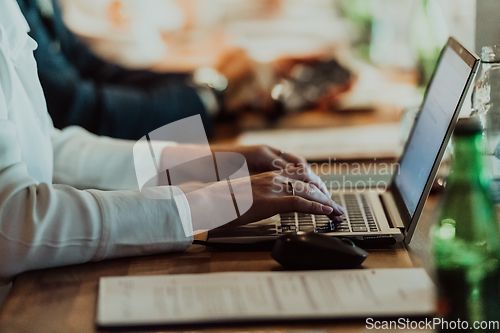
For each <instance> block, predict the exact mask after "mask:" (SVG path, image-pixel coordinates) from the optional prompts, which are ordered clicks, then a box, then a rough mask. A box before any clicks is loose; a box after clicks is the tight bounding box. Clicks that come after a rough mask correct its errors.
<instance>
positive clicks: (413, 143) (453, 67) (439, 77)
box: [394, 42, 474, 218]
mask: <svg viewBox="0 0 500 333" xmlns="http://www.w3.org/2000/svg"><path fill="white" fill-rule="evenodd" d="M455 43H456V42H455ZM466 52H467V51H465V49H462V48H456V47H455V48H452V47H450V43H448V45H447V47H446V48H445V49H444V51H443V53H442V55H441V59H440V61H439V63H438V67H437V68H436V71H435V72H434V77H433V79H432V81H431V83H430V84H429V87H428V90H427V93H426V98H425V100H424V102H423V104H422V107H421V110H420V112H419V115H418V118H417V120H416V121H415V124H414V127H413V130H412V133H411V135H410V138H409V139H408V142H407V144H406V148H405V151H404V155H403V157H402V159H401V160H400V169H399V172H398V173H397V174H396V175H395V176H394V182H395V184H396V186H397V187H398V190H399V192H400V194H401V197H402V199H403V201H404V204H405V205H406V208H407V210H408V212H409V214H410V218H413V216H414V214H415V211H416V209H417V206H418V204H419V201H420V199H421V197H422V195H423V193H424V189H425V185H426V183H427V181H433V179H430V177H431V173H432V169H433V166H434V164H435V163H436V162H437V158H438V156H439V153H440V150H441V149H442V146H443V144H444V140H445V138H446V134H447V131H448V129H449V128H450V125H451V124H452V120H453V119H454V115H455V110H456V109H457V108H458V107H459V104H460V101H461V97H462V94H463V93H464V90H465V88H466V86H467V83H468V79H469V76H470V75H471V73H472V70H473V68H472V67H474V62H472V65H471V61H470V59H471V56H470V55H469V54H468V52H467V56H469V58H467V57H466V55H464V54H462V53H466ZM459 53H460V54H459ZM438 162H439V161H438Z"/></svg>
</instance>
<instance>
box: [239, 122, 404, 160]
mask: <svg viewBox="0 0 500 333" xmlns="http://www.w3.org/2000/svg"><path fill="white" fill-rule="evenodd" d="M400 133H401V132H400V129H399V125H398V124H376V125H367V126H353V127H340V128H320V129H293V130H290V129H278V130H265V131H253V132H247V133H243V134H242V135H241V136H240V138H239V140H238V143H239V144H241V145H247V146H250V145H258V144H267V145H270V146H272V147H277V148H279V149H282V150H287V151H289V152H293V153H295V154H298V155H301V156H303V157H305V158H306V159H307V160H308V161H320V160H327V159H328V158H331V159H334V158H336V159H338V160H342V159H364V158H394V157H397V156H399V154H400V152H401V148H402V147H401V139H400V136H401V134H400Z"/></svg>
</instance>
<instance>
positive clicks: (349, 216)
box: [207, 38, 479, 244]
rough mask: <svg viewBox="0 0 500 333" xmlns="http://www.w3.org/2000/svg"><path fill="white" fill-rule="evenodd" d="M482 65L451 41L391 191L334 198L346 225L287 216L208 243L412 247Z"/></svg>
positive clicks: (215, 235)
mask: <svg viewBox="0 0 500 333" xmlns="http://www.w3.org/2000/svg"><path fill="white" fill-rule="evenodd" d="M478 66H479V58H478V57H477V56H476V55H475V54H473V53H472V52H470V51H468V50H467V49H466V48H465V47H463V46H462V45H461V44H460V43H459V42H457V41H456V40H455V39H454V38H450V39H449V40H448V42H447V43H446V45H445V47H444V48H443V50H442V52H441V55H440V58H439V61H438V64H437V66H436V69H435V71H434V74H433V77H432V78H431V81H430V83H429V85H428V87H427V91H426V93H425V97H424V101H423V103H422V105H421V108H420V111H419V113H418V115H417V118H416V120H415V123H414V125H413V128H412V131H411V133H410V136H409V138H408V140H407V142H406V145H405V148H404V150H403V153H402V155H401V158H400V160H399V162H398V164H397V166H398V167H397V168H396V170H395V172H394V174H393V176H392V180H391V183H390V185H389V186H388V188H387V190H385V191H383V192H378V191H371V190H369V189H368V190H365V191H359V190H347V191H343V192H340V191H333V190H331V194H332V199H333V200H335V201H336V202H337V203H339V204H340V205H342V206H343V207H345V208H346V210H347V213H346V214H345V215H344V217H343V221H342V222H341V223H333V222H331V221H330V220H329V218H328V217H326V216H324V215H311V214H302V213H287V214H281V215H275V216H273V217H271V218H268V219H265V220H262V221H258V222H254V223H250V224H248V225H244V226H239V227H235V228H227V229H215V230H211V231H210V232H209V233H208V238H207V241H208V242H212V243H255V242H259V241H263V240H272V239H274V238H277V237H279V236H281V235H283V234H286V233H296V232H298V231H304V232H319V233H324V234H327V235H330V236H342V237H347V238H350V239H352V240H354V241H356V242H365V243H369V242H374V243H377V244H379V243H382V244H385V243H386V244H395V243H396V242H402V241H404V242H405V243H407V244H408V243H410V241H411V238H412V235H413V232H414V230H415V228H416V226H417V222H418V220H419V218H420V216H421V213H422V210H423V208H424V204H425V202H426V200H427V197H428V195H429V193H430V190H431V187H432V184H433V182H434V179H435V176H436V173H437V170H438V168H439V165H440V163H441V160H442V158H443V154H444V151H445V149H446V146H447V144H448V141H449V139H450V137H451V134H452V132H453V129H454V126H455V124H456V121H457V119H458V116H459V113H460V110H461V107H462V104H463V101H464V99H465V96H466V94H467V90H468V88H469V86H470V84H471V82H472V80H473V77H474V74H475V72H476V71H477V68H478Z"/></svg>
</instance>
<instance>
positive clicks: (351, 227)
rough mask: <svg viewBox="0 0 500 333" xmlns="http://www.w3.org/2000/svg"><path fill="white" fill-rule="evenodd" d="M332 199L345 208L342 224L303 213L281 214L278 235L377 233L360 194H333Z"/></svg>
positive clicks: (363, 198)
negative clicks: (301, 233)
mask: <svg viewBox="0 0 500 333" xmlns="http://www.w3.org/2000/svg"><path fill="white" fill-rule="evenodd" d="M332 199H333V200H334V201H335V202H337V203H338V204H340V205H341V206H343V207H345V208H346V211H347V213H346V214H345V215H344V216H343V220H342V222H332V221H330V219H329V218H328V217H327V216H325V215H312V214H304V213H286V214H281V215H280V217H281V226H280V227H278V232H279V233H294V232H297V231H304V232H318V233H326V232H376V231H378V230H379V229H378V227H377V224H376V223H375V218H374V217H373V213H372V210H371V209H370V205H369V204H368V200H367V199H366V196H365V195H363V194H362V193H352V194H351V193H348V194H346V193H342V194H333V195H332Z"/></svg>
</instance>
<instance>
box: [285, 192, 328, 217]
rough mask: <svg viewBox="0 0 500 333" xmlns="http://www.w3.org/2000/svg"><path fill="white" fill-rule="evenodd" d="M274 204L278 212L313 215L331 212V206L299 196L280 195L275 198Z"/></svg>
mask: <svg viewBox="0 0 500 333" xmlns="http://www.w3.org/2000/svg"><path fill="white" fill-rule="evenodd" d="M276 205H277V207H278V210H280V213H286V212H298V213H309V214H315V215H328V214H331V213H332V212H333V208H332V207H330V206H327V205H323V204H321V203H319V202H317V201H311V200H307V199H304V198H302V197H299V196H295V197H291V196H288V197H282V198H277V199H276Z"/></svg>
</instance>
